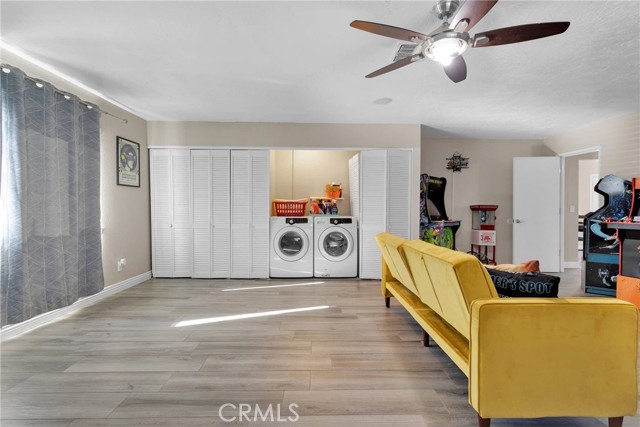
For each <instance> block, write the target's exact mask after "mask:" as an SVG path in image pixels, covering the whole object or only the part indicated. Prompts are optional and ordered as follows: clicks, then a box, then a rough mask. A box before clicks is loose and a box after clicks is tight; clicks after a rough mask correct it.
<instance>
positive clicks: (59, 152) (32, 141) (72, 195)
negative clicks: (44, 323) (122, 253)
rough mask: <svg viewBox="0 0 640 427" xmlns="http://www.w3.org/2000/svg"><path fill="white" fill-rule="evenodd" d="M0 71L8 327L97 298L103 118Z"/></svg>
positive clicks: (1, 247)
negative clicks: (81, 299)
mask: <svg viewBox="0 0 640 427" xmlns="http://www.w3.org/2000/svg"><path fill="white" fill-rule="evenodd" d="M2 67H3V70H2V72H0V79H1V84H2V87H1V93H2V151H0V156H1V157H0V158H1V161H2V162H1V166H2V169H0V226H1V228H0V232H1V233H2V234H1V235H0V280H1V282H0V286H1V289H0V291H1V296H2V307H0V310H1V318H0V323H1V324H2V326H4V325H7V324H14V323H19V322H22V321H24V320H27V319H29V318H31V317H33V316H36V315H38V314H41V313H45V312H47V311H51V310H54V309H57V308H61V307H65V306H68V305H70V304H73V303H74V302H75V301H76V300H77V299H78V298H82V297H85V296H88V295H92V294H95V293H96V292H99V291H101V290H102V289H103V288H104V279H103V273H102V249H101V240H100V238H101V236H100V112H99V111H98V109H97V107H95V106H89V105H88V104H86V103H84V102H82V101H80V99H78V98H77V97H75V96H73V95H66V96H65V94H62V93H60V92H59V91H57V90H56V89H55V88H54V87H53V86H52V85H50V84H48V83H45V82H36V81H34V80H33V79H30V78H27V77H26V76H25V74H24V73H23V72H22V71H21V70H19V69H17V68H14V67H9V66H5V65H3V66H2ZM7 71H9V72H7ZM90 107H92V108H90Z"/></svg>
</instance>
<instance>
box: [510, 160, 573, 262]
mask: <svg viewBox="0 0 640 427" xmlns="http://www.w3.org/2000/svg"><path fill="white" fill-rule="evenodd" d="M560 187H561V184H560V157H515V158H514V159H513V263H515V264H517V263H521V262H527V261H531V260H539V261H540V270H541V271H546V272H559V271H560V265H561V263H560V244H561V240H560Z"/></svg>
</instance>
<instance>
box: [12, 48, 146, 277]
mask: <svg viewBox="0 0 640 427" xmlns="http://www.w3.org/2000/svg"><path fill="white" fill-rule="evenodd" d="M2 61H3V62H6V63H7V64H10V65H13V66H15V67H18V68H20V69H22V70H23V71H24V72H25V73H27V74H28V75H29V76H32V77H36V78H39V79H42V80H46V81H48V82H51V83H53V84H54V85H55V86H56V87H57V88H58V89H60V90H63V91H67V92H70V93H73V94H75V95H77V96H79V97H80V98H81V99H83V100H86V101H89V102H92V103H94V104H96V105H98V106H99V107H100V109H101V110H103V111H107V112H109V113H111V114H114V115H116V116H118V117H121V118H124V119H126V120H127V121H128V123H124V122H123V121H121V120H119V119H116V118H114V117H111V116H108V115H105V114H103V115H102V117H101V120H100V144H101V149H100V204H101V209H102V227H103V234H102V262H103V264H104V279H105V285H106V286H109V285H113V284H114V283H118V282H121V281H123V280H126V279H129V278H131V277H134V276H137V275H139V274H142V273H146V272H148V271H150V270H151V243H150V242H151V234H150V216H149V215H150V214H149V159H148V151H147V125H146V121H144V120H142V119H141V118H139V117H137V116H135V115H133V114H131V113H129V112H127V111H125V110H123V109H121V108H118V107H116V106H114V105H112V104H110V103H108V102H106V101H104V100H103V99H101V98H99V97H97V96H95V95H93V94H91V93H89V92H87V91H85V90H83V89H81V88H79V87H77V86H75V85H73V84H71V83H69V82H67V81H65V80H63V79H61V78H59V77H57V76H55V75H53V74H52V73H50V72H47V71H45V70H43V69H41V68H40V67H38V66H35V65H33V64H31V63H29V62H27V61H25V60H23V59H21V58H19V57H17V56H16V55H14V54H12V53H10V52H7V51H2ZM116 136H121V137H123V138H126V139H129V140H131V141H134V142H137V143H139V144H140V155H141V159H140V161H141V171H140V175H141V176H140V188H133V187H123V186H118V185H116ZM120 258H126V259H127V266H126V267H125V269H124V270H123V271H122V272H118V271H117V268H116V265H117V260H119V259H120Z"/></svg>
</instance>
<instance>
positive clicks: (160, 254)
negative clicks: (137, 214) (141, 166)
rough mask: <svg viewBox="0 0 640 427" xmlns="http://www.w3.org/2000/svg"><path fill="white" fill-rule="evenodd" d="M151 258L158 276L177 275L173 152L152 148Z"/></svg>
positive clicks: (154, 272) (150, 155)
mask: <svg viewBox="0 0 640 427" xmlns="http://www.w3.org/2000/svg"><path fill="white" fill-rule="evenodd" d="M149 167H150V177H151V249H152V250H151V255H152V256H151V260H152V270H153V276H154V277H171V276H173V243H172V241H173V237H172V234H173V233H172V230H171V225H172V204H173V202H172V197H171V152H170V151H169V150H150V153H149Z"/></svg>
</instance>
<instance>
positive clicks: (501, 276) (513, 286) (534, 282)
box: [487, 268, 560, 298]
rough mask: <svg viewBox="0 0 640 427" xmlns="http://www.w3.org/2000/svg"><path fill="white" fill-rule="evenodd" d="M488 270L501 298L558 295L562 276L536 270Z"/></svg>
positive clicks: (553, 296) (552, 296) (549, 296)
mask: <svg viewBox="0 0 640 427" xmlns="http://www.w3.org/2000/svg"><path fill="white" fill-rule="evenodd" d="M487 270H488V271H489V276H491V280H492V281H493V284H494V285H495V286H496V291H498V295H499V296H500V297H501V298H518V297H544V298H555V297H557V296H558V288H559V286H558V285H559V283H560V278H559V277H557V276H551V275H549V274H543V273H536V272H528V273H510V272H508V271H500V270H495V269H493V268H488V269H487Z"/></svg>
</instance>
